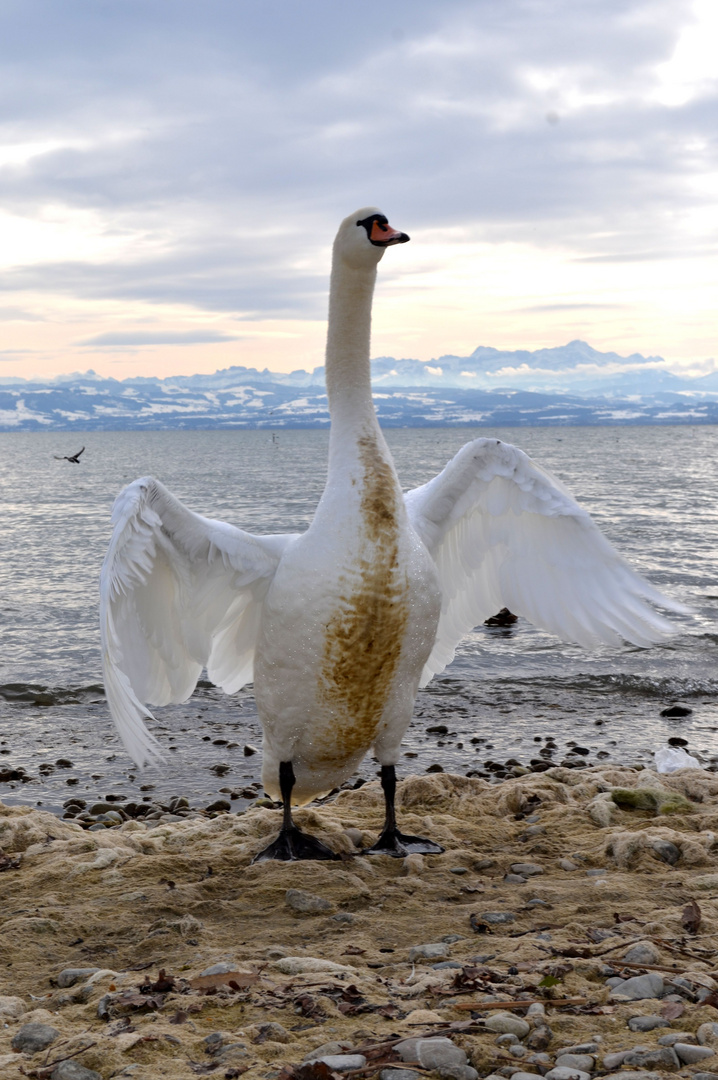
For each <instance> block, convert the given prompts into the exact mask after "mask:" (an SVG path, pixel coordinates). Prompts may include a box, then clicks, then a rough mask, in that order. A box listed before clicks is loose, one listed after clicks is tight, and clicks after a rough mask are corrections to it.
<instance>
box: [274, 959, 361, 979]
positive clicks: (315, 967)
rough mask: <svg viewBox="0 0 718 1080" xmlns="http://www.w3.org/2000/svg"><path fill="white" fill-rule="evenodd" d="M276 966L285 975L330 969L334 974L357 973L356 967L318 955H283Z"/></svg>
mask: <svg viewBox="0 0 718 1080" xmlns="http://www.w3.org/2000/svg"><path fill="white" fill-rule="evenodd" d="M272 966H273V967H276V968H277V969H278V970H279V971H281V972H282V974H283V975H304V974H305V973H306V972H310V973H313V972H315V971H320V972H324V971H328V972H330V973H331V974H333V975H338V974H339V973H340V972H343V973H344V974H346V975H356V968H352V967H347V966H346V965H345V964H335V963H334V961H333V960H323V959H321V958H320V957H318V956H283V957H282V958H281V959H280V960H275V961H274V963H273V965H272Z"/></svg>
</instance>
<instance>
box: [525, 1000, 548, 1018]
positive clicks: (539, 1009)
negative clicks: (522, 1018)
mask: <svg viewBox="0 0 718 1080" xmlns="http://www.w3.org/2000/svg"><path fill="white" fill-rule="evenodd" d="M526 1015H527V1016H545V1015H546V1006H545V1005H544V1004H543V1003H542V1002H540V1001H534V1003H533V1005H529V1007H528V1009H527V1010H526Z"/></svg>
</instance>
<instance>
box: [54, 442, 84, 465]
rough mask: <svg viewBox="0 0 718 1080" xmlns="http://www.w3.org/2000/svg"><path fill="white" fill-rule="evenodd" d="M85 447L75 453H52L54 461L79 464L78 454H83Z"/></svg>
mask: <svg viewBox="0 0 718 1080" xmlns="http://www.w3.org/2000/svg"><path fill="white" fill-rule="evenodd" d="M84 452H85V447H84V446H83V448H82V450H78V451H77V453H76V454H53V455H52V456H53V457H54V458H55V460H56V461H71V462H72V464H73V465H79V464H80V454H84Z"/></svg>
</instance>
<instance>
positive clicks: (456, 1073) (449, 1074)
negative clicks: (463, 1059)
mask: <svg viewBox="0 0 718 1080" xmlns="http://www.w3.org/2000/svg"><path fill="white" fill-rule="evenodd" d="M437 1072H438V1074H439V1076H440V1077H441V1078H442V1080H478V1076H479V1074H478V1073H477V1071H476V1069H474V1068H473V1067H472V1066H471V1065H442V1066H441V1068H439V1069H437Z"/></svg>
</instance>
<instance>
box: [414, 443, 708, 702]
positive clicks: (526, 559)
mask: <svg viewBox="0 0 718 1080" xmlns="http://www.w3.org/2000/svg"><path fill="white" fill-rule="evenodd" d="M405 501H406V506H407V511H408V513H409V517H410V519H411V522H412V524H413V526H414V528H415V529H416V531H417V533H418V534H419V536H420V537H421V539H422V540H423V541H424V543H425V545H426V547H427V548H428V550H429V552H430V554H431V555H432V556H433V558H434V561H435V563H436V566H437V569H438V572H439V579H440V583H441V588H442V594H443V605H442V612H441V618H440V621H439V628H438V631H437V635H436V641H435V644H434V649H433V651H432V654H431V656H430V658H429V661H428V663H427V665H426V667H425V669H424V673H423V676H422V685H425V684H426V683H427V682H428V681H429V679H430V678H431V677H432V675H435V674H437V672H439V671H442V670H443V669H444V668H445V667H446V665H447V664H448V663H450V661H451V660H452V659H453V657H454V653H455V650H456V646H457V645H458V643H459V641H460V640H461V638H462V637H463V636H464V635H465V634H466V633H468V632H469V631H470V630H471V629H472V628H473V627H474V626H477V625H478V624H479V623H481V622H483V620H484V619H486V618H488V617H489V616H490V615H492V614H494V612H496V611H498V610H499V609H500V608H502V607H508V608H510V609H511V611H514V612H515V613H517V614H520V615H522V616H524V617H525V618H527V619H528V620H529V621H530V622H532V623H534V624H535V625H536V626H540V627H542V628H543V629H545V630H548V631H550V632H551V633H553V634H555V635H556V636H557V637H560V638H563V639H564V640H567V641H575V642H578V643H579V644H581V645H584V646H586V647H588V648H593V647H595V646H596V645H598V644H600V643H602V642H603V643H609V644H618V643H620V642H621V641H623V640H626V641H629V642H632V643H633V644H636V645H641V646H649V645H654V644H656V643H657V642H659V641H662V640H664V639H665V638H666V637H668V636H669V635H670V634H672V633H674V632H675V630H674V627H673V625H672V624H671V623H670V622H669V621H668V620H667V619H666V618H664V617H663V616H662V615H660V614H659V613H658V612H656V611H655V610H654V608H653V607H652V606H651V605H658V606H660V607H663V608H666V609H668V610H672V611H677V612H686V611H688V610H689V609H687V608H686V607H684V606H683V605H681V604H678V603H676V602H675V601H673V600H671V599H669V598H668V597H665V596H663V595H662V593H660V592H659V591H658V590H657V589H656V588H654V587H653V586H652V585H651V584H650V583H649V582H647V581H645V580H644V579H643V578H642V577H640V576H639V575H638V574H637V573H635V571H634V570H632V569H631V567H630V566H629V565H628V563H627V562H625V560H624V559H622V558H621V556H620V555H619V554H618V553H617V552H616V551H615V550H614V549H613V547H612V546H611V544H610V543H609V542H608V540H606V538H605V537H604V536H603V534H602V533H601V532H600V530H599V529H598V527H597V526H596V525H595V523H594V522H593V521H592V520H591V518H590V517H589V515H588V514H587V513H586V511H585V510H583V509H582V508H581V507H580V506H579V505H578V503H576V501H575V500H574V499H573V497H572V495H571V494H570V492H569V491H568V490H567V489H566V488H565V487H564V485H563V484H562V483H561V482H560V481H559V480H557V479H556V477H554V476H552V475H551V474H550V473H549V472H547V471H546V470H545V469H543V468H541V466H539V465H537V464H536V463H535V462H533V461H531V459H530V458H529V457H528V456H527V455H526V454H525V453H524V452H523V451H522V450H519V449H517V447H515V446H511V445H510V444H508V443H502V442H500V441H498V440H496V439H475V440H474V441H473V442H471V443H468V444H467V445H466V446H464V447H463V448H462V449H461V450H460V451H459V452H458V454H457V455H456V456H455V457H454V458H453V459H452V460H451V461H450V462H449V464H448V465H447V466H446V468H445V469H444V470H443V471H442V472H441V473H439V475H438V476H436V477H434V479H433V480H430V481H429V483H428V484H424V485H423V486H422V487H419V488H416V489H414V490H413V491H409V492H407V493H406V495H405Z"/></svg>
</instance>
